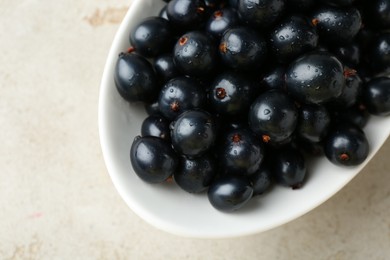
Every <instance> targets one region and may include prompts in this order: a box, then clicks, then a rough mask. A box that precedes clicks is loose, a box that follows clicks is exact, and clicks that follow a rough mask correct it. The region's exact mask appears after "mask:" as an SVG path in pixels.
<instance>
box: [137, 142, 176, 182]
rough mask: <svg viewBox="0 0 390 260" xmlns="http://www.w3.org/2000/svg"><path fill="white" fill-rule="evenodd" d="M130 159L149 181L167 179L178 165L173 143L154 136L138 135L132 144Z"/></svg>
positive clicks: (140, 173) (142, 177) (139, 173)
mask: <svg viewBox="0 0 390 260" xmlns="http://www.w3.org/2000/svg"><path fill="white" fill-rule="evenodd" d="M130 160H131V165H132V166H133V169H134V172H135V173H136V174H137V175H138V177H140V178H141V179H142V180H143V181H145V182H148V183H161V182H163V181H165V180H166V179H167V178H168V177H170V176H171V175H172V174H173V173H174V172H175V171H176V168H177V166H178V157H177V155H176V153H175V152H174V151H173V149H172V147H171V145H170V144H169V143H168V142H166V141H164V140H163V139H161V138H158V137H154V136H145V137H139V136H138V137H136V138H135V139H134V141H133V143H132V145H131V149H130Z"/></svg>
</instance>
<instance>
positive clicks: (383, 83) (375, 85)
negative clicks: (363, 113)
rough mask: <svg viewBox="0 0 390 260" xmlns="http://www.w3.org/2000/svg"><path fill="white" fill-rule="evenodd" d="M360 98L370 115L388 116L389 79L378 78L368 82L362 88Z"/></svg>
mask: <svg viewBox="0 0 390 260" xmlns="http://www.w3.org/2000/svg"><path fill="white" fill-rule="evenodd" d="M362 98H363V102H364V105H365V106H366V108H367V111H368V112H369V113H370V114H373V115H377V116H388V115H390V78H387V77H379V78H374V79H372V80H370V81H369V82H368V83H367V84H366V86H364V88H363V94H362Z"/></svg>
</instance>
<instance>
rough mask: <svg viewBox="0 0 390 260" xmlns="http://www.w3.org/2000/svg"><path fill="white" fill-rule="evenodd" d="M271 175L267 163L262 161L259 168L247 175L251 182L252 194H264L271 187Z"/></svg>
mask: <svg viewBox="0 0 390 260" xmlns="http://www.w3.org/2000/svg"><path fill="white" fill-rule="evenodd" d="M271 175H272V173H271V170H270V168H269V165H267V164H265V163H262V164H261V166H260V168H259V169H258V170H257V171H256V172H255V173H253V174H252V175H250V176H249V178H250V180H251V182H252V188H253V196H257V195H261V194H264V193H265V192H266V191H268V190H269V189H270V188H271V185H272V179H271Z"/></svg>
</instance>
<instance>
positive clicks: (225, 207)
mask: <svg viewBox="0 0 390 260" xmlns="http://www.w3.org/2000/svg"><path fill="white" fill-rule="evenodd" d="M207 195H208V199H209V201H210V203H211V205H212V206H213V207H214V208H216V209H217V210H220V211H224V212H232V211H235V210H238V209H240V208H242V207H243V206H244V205H245V204H246V203H247V202H248V201H249V200H250V198H251V197H252V195H253V188H252V187H251V185H250V182H249V180H248V178H247V177H245V176H235V175H227V176H223V177H221V178H219V179H217V180H215V181H214V182H212V183H211V185H210V187H209V190H208V192H207Z"/></svg>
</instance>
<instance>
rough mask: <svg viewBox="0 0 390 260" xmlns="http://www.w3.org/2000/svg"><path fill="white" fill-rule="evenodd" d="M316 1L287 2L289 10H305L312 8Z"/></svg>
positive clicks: (292, 0) (293, 0)
mask: <svg viewBox="0 0 390 260" xmlns="http://www.w3.org/2000/svg"><path fill="white" fill-rule="evenodd" d="M315 3H316V0H288V1H286V4H287V10H294V11H298V12H305V11H308V10H310V9H311V8H312V7H313V6H314V4H315Z"/></svg>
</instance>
